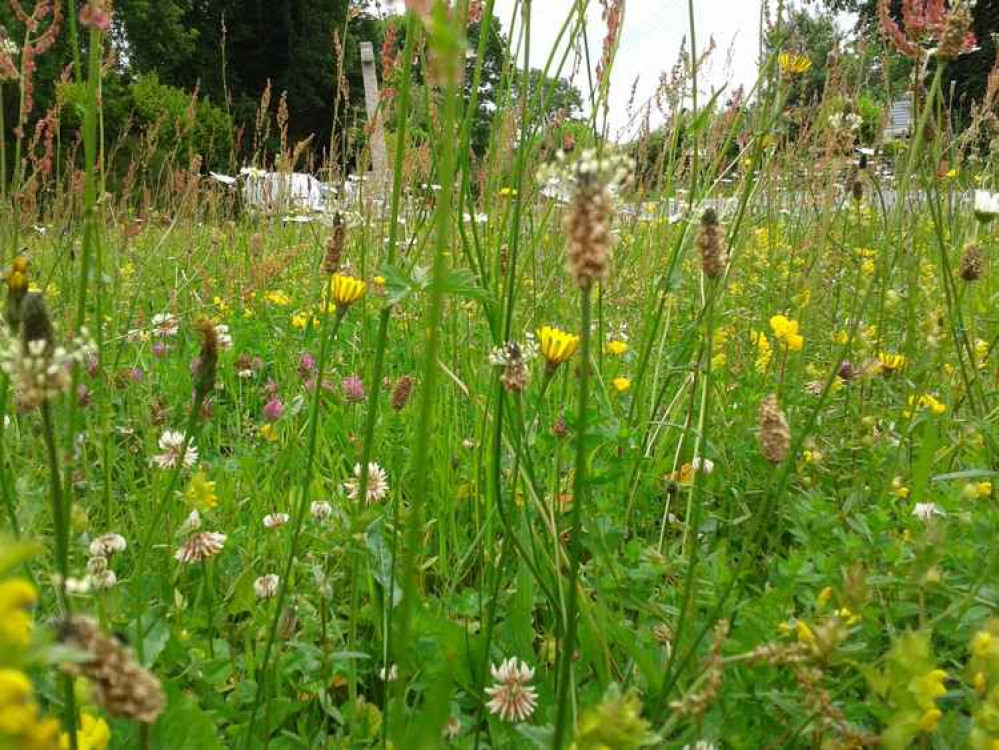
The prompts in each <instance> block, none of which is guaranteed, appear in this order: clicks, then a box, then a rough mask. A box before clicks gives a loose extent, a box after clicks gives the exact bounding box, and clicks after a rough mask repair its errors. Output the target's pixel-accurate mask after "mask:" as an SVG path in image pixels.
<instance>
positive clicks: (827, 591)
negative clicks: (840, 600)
mask: <svg viewBox="0 0 999 750" xmlns="http://www.w3.org/2000/svg"><path fill="white" fill-rule="evenodd" d="M832 592H833V591H832V588H831V587H829V586H826V587H825V588H824V589H822V591H820V592H819V596H818V598H817V601H818V603H819V604H826V603H828V601H829V600H830V599H831V598H832Z"/></svg>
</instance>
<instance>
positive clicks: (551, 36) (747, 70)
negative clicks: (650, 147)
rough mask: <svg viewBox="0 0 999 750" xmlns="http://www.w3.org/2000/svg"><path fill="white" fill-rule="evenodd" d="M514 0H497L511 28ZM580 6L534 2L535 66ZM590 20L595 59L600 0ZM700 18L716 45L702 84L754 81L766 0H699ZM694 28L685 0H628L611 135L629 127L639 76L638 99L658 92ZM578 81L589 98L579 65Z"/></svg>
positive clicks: (555, 0)
mask: <svg viewBox="0 0 999 750" xmlns="http://www.w3.org/2000/svg"><path fill="white" fill-rule="evenodd" d="M516 4H517V3H516V2H515V0H496V15H497V16H498V17H499V19H500V22H501V23H502V24H503V28H504V29H505V30H507V31H509V28H510V20H511V18H512V14H513V12H514V7H515V5H516ZM574 6H575V0H534V2H533V3H532V4H531V8H532V10H531V48H532V52H531V58H532V67H542V66H543V65H544V59H545V57H546V56H547V53H548V52H549V51H550V50H551V48H552V45H553V44H554V43H555V40H556V37H557V36H558V32H559V29H560V28H561V25H562V23H563V22H564V21H565V18H566V16H567V15H568V13H569V12H570V10H571V9H572V8H573V7H574ZM587 20H588V36H589V42H590V54H591V57H592V62H593V64H594V65H595V64H596V62H597V59H598V58H599V56H600V49H601V45H602V40H603V37H604V34H605V30H606V26H605V24H604V22H603V21H602V19H601V18H600V4H599V3H598V2H597V0H590V10H589V13H588V19H587ZM694 20H695V25H696V26H695V27H696V31H697V45H698V47H699V48H700V49H704V47H705V46H706V45H707V44H708V42H709V39H710V37H712V36H713V37H714V39H715V42H716V45H717V50H716V51H715V53H714V54H713V55H712V56H711V58H710V60H709V61H708V66H707V67H706V69H705V70H704V71H703V72H702V82H701V86H700V88H701V90H702V92H704V93H706V94H707V93H710V89H711V87H718V86H721V85H723V84H725V83H728V89H727V90H726V93H728V92H730V91H732V90H734V89H735V88H736V87H738V86H739V85H740V84H745V85H746V86H747V88H748V87H749V86H750V85H752V83H753V81H755V80H756V60H757V54H758V52H759V41H760V34H759V25H760V0H694ZM518 24H519V22H518ZM689 31H690V29H689V19H688V16H687V2H686V0H626V3H625V13H624V25H623V28H622V31H621V39H620V45H619V47H618V53H617V58H616V61H615V63H614V69H613V73H612V80H611V83H612V85H611V89H610V91H611V93H610V128H611V135H612V137H613V136H619V137H620V136H621V135H625V134H622V133H619V132H618V131H620V130H622V129H623V128H624V127H625V126H626V125H627V123H628V113H627V105H628V99H629V97H630V95H631V88H632V85H633V83H634V82H635V80H636V79H637V80H638V86H637V89H636V96H635V102H636V105H638V104H641V103H643V102H646V101H648V100H649V98H650V97H652V96H653V94H654V93H655V91H656V88H657V86H658V83H659V76H660V74H662V73H669V71H670V69H671V68H672V67H673V64H674V63H675V62H676V59H677V55H678V54H679V51H680V44H681V42H682V40H683V39H684V37H687V36H689ZM576 83H577V85H578V86H579V88H580V90H581V91H583V93H584V100H585V99H586V92H587V84H586V77H585V72H581V73H580V75H579V76H578V77H577V80H576ZM723 96H724V95H723ZM654 124H656V123H654Z"/></svg>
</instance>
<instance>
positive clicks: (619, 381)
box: [611, 377, 631, 393]
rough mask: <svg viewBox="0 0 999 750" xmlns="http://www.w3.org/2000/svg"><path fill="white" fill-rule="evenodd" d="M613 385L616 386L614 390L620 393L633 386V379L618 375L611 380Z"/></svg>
mask: <svg viewBox="0 0 999 750" xmlns="http://www.w3.org/2000/svg"><path fill="white" fill-rule="evenodd" d="M611 385H613V386H614V390H616V391H617V392H618V393H624V392H625V391H627V390H628V389H629V388H631V380H629V379H628V378H624V377H616V378H614V379H613V380H612V381H611Z"/></svg>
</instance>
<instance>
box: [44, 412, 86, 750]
mask: <svg viewBox="0 0 999 750" xmlns="http://www.w3.org/2000/svg"><path fill="white" fill-rule="evenodd" d="M41 408H42V435H43V436H44V440H45V454H46V457H47V459H48V463H49V479H50V484H51V500H52V524H53V526H54V527H55V542H56V569H57V571H58V573H59V580H58V582H57V584H56V591H57V593H58V598H59V602H60V605H61V607H62V610H63V616H64V617H67V618H68V617H69V616H70V615H71V614H72V613H71V610H70V603H69V597H68V596H66V580H67V579H68V578H69V518H68V508H67V507H66V504H65V503H64V502H63V494H62V479H61V477H60V471H59V453H58V451H57V450H56V443H55V430H53V429H52V412H51V407H50V406H49V404H48V402H47V401H46V402H44V403H43V404H42V407H41ZM62 679H63V692H64V694H65V701H66V707H65V711H66V714H65V719H64V723H65V724H66V731H67V732H68V734H69V747H70V750H77V746H78V741H77V736H76V693H75V692H74V690H73V677H72V676H71V675H69V674H63V678H62Z"/></svg>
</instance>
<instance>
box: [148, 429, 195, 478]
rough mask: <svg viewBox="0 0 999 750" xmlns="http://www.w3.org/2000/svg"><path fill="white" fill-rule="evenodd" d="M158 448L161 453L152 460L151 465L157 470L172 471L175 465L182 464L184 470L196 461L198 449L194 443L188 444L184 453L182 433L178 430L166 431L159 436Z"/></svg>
mask: <svg viewBox="0 0 999 750" xmlns="http://www.w3.org/2000/svg"><path fill="white" fill-rule="evenodd" d="M159 446H160V450H161V451H163V452H162V453H160V454H159V455H158V456H153V458H152V463H153V465H154V466H156V467H157V468H160V469H172V468H174V467H175V466H177V464H179V463H183V465H184V468H185V469H189V468H191V467H192V466H194V464H195V463H197V461H198V448H197V446H195V445H194V441H193V440H191V441H190V442H189V443H188V446H187V450H186V451H185V450H184V433H182V432H179V431H178V430H167V431H166V432H164V433H163V434H162V435H160V439H159ZM182 452H183V456H182V455H181V453H182Z"/></svg>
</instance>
